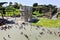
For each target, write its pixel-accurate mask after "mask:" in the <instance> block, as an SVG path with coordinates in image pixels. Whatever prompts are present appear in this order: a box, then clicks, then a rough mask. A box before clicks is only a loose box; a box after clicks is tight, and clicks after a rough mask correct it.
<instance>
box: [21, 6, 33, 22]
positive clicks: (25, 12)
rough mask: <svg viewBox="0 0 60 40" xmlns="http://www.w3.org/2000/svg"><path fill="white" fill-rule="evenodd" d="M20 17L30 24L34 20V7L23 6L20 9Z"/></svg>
mask: <svg viewBox="0 0 60 40" xmlns="http://www.w3.org/2000/svg"><path fill="white" fill-rule="evenodd" d="M20 12H21V13H20V16H21V20H22V21H25V22H28V21H30V20H31V18H32V7H30V6H21V7H20Z"/></svg>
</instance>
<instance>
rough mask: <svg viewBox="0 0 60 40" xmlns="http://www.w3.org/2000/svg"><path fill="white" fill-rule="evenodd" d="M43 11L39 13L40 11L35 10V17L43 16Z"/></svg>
mask: <svg viewBox="0 0 60 40" xmlns="http://www.w3.org/2000/svg"><path fill="white" fill-rule="evenodd" d="M41 15H42V13H39V12H38V11H35V12H33V17H38V16H41Z"/></svg>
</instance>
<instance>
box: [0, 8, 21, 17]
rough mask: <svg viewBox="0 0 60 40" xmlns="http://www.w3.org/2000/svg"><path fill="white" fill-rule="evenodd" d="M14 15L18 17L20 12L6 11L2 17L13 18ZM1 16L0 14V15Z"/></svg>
mask: <svg viewBox="0 0 60 40" xmlns="http://www.w3.org/2000/svg"><path fill="white" fill-rule="evenodd" d="M14 14H15V15H20V10H19V9H16V10H15V11H7V12H6V14H4V16H14ZM0 16H1V13H0Z"/></svg>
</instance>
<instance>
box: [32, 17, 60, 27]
mask: <svg viewBox="0 0 60 40" xmlns="http://www.w3.org/2000/svg"><path fill="white" fill-rule="evenodd" d="M32 24H33V25H34V26H44V27H47V28H51V27H53V28H56V27H59V26H60V20H52V19H46V18H39V21H38V22H37V23H32Z"/></svg>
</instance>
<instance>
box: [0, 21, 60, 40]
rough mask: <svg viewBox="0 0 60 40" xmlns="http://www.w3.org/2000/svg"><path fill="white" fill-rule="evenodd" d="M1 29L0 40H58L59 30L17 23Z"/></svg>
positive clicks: (59, 38)
mask: <svg viewBox="0 0 60 40" xmlns="http://www.w3.org/2000/svg"><path fill="white" fill-rule="evenodd" d="M2 27H3V29H1V28H0V40H60V36H59V34H60V29H59V28H45V27H41V26H40V27H39V26H32V25H31V24H30V23H26V24H20V23H17V22H16V23H15V24H6V25H3V26H2ZM6 27H7V28H6Z"/></svg>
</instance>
